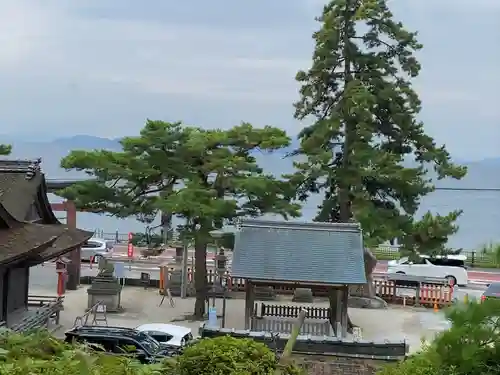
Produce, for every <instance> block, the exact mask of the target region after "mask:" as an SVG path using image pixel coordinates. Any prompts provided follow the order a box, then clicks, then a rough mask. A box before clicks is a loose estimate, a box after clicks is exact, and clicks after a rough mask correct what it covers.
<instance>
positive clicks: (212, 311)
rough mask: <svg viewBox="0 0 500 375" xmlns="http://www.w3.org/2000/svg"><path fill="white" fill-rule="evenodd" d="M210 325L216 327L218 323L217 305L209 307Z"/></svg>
mask: <svg viewBox="0 0 500 375" xmlns="http://www.w3.org/2000/svg"><path fill="white" fill-rule="evenodd" d="M208 326H209V327H211V328H216V327H217V326H218V325H217V310H216V308H215V307H209V308H208Z"/></svg>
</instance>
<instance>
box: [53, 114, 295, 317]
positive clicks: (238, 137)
mask: <svg viewBox="0 0 500 375" xmlns="http://www.w3.org/2000/svg"><path fill="white" fill-rule="evenodd" d="M289 143H290V139H289V137H288V136H287V135H286V133H285V132H284V131H283V130H280V129H277V128H273V127H271V126H266V127H264V128H254V127H253V126H252V125H250V124H248V123H243V124H241V125H239V126H235V127H233V128H231V129H229V130H220V129H212V130H207V129H202V128H198V127H189V126H183V125H182V124H181V123H167V122H162V121H150V120H148V121H147V123H146V125H145V127H144V128H143V129H142V130H141V132H140V135H139V136H137V137H127V138H124V139H123V140H122V141H121V145H122V148H123V150H122V151H121V152H111V151H105V150H96V151H90V152H89V151H72V152H71V153H70V154H69V155H68V156H67V157H65V158H64V159H63V160H62V161H61V166H62V167H63V168H65V169H67V170H70V169H76V170H80V171H85V172H86V173H87V174H88V175H89V176H91V177H93V180H91V181H84V182H79V183H77V184H75V185H72V186H70V187H68V188H67V189H64V190H63V191H62V192H60V193H59V194H60V195H62V196H64V197H65V198H67V199H71V200H74V201H75V204H76V205H77V207H79V208H85V209H87V210H90V211H93V212H102V213H109V214H111V215H114V216H117V217H128V216H135V217H137V218H138V219H139V220H141V221H143V222H146V223H150V222H152V221H153V219H154V218H155V217H156V216H157V214H158V211H160V210H161V211H162V212H163V213H167V214H172V215H176V216H177V217H181V218H184V219H185V221H186V226H185V228H184V231H185V232H187V233H190V234H191V235H192V236H193V237H194V242H195V258H196V260H195V270H196V272H195V287H196V290H197V294H196V304H195V316H196V317H197V318H200V319H201V318H202V316H203V313H204V309H205V303H204V299H205V298H204V296H205V294H206V289H207V288H206V277H205V273H206V246H207V243H208V241H209V240H210V235H209V233H210V231H211V230H213V229H215V228H221V227H222V226H223V225H224V224H226V223H230V222H232V221H234V220H235V219H237V218H239V217H245V216H250V217H254V216H260V215H263V214H266V213H272V214H278V215H281V216H283V217H285V218H287V217H290V216H292V217H295V216H299V214H300V211H299V210H300V206H299V205H297V204H294V203H292V199H293V197H294V195H295V194H294V191H293V189H292V188H291V186H290V184H288V183H287V182H286V181H282V180H280V179H278V178H276V177H274V176H272V175H269V174H266V173H264V172H263V170H262V168H260V167H259V165H258V164H257V161H256V159H255V157H254V156H253V153H254V152H256V151H260V152H272V151H274V150H277V149H280V148H283V147H286V146H288V145H289ZM195 229H196V231H195ZM194 232H196V233H194Z"/></svg>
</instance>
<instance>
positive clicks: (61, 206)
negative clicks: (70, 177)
mask: <svg viewBox="0 0 500 375" xmlns="http://www.w3.org/2000/svg"><path fill="white" fill-rule="evenodd" d="M68 205H71V202H68V201H65V202H62V203H51V204H50V208H52V211H67V209H68ZM76 211H78V212H91V213H96V214H98V213H99V212H97V211H92V210H85V209H77V210H76Z"/></svg>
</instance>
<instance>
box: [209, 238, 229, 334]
mask: <svg viewBox="0 0 500 375" xmlns="http://www.w3.org/2000/svg"><path fill="white" fill-rule="evenodd" d="M224 234H225V232H223V231H221V230H213V231H211V232H210V235H211V236H212V237H213V238H214V239H215V242H216V248H217V254H216V255H215V274H216V279H215V280H214V282H213V285H212V288H211V290H210V292H209V295H211V296H212V308H213V309H214V310H213V311H214V312H215V300H216V298H217V297H222V322H221V324H222V325H221V327H222V328H224V327H225V325H226V286H225V285H224V283H223V280H224V278H225V277H226V269H227V256H226V254H224V248H223V247H222V246H220V243H219V240H220V239H221V238H222V236H224ZM208 310H209V315H210V307H209V309H208Z"/></svg>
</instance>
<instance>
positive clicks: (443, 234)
mask: <svg viewBox="0 0 500 375" xmlns="http://www.w3.org/2000/svg"><path fill="white" fill-rule="evenodd" d="M461 213H462V211H461V210H459V211H454V212H451V213H449V214H448V215H446V216H441V215H432V214H431V213H430V212H427V213H426V214H425V215H424V216H423V217H422V219H420V220H419V221H415V222H413V223H412V227H411V228H410V229H409V230H408V231H407V233H408V234H407V236H405V237H404V238H403V250H405V251H406V252H408V251H409V252H411V253H412V254H415V253H420V254H427V255H444V254H450V253H452V252H457V251H458V252H459V251H460V250H461V249H459V250H457V251H453V250H451V249H449V248H447V247H446V243H447V242H448V237H449V236H450V235H452V234H455V233H456V232H457V231H458V226H457V225H456V224H455V221H456V220H457V219H458V217H459V216H460V214H461Z"/></svg>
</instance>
